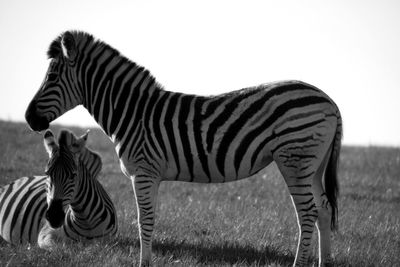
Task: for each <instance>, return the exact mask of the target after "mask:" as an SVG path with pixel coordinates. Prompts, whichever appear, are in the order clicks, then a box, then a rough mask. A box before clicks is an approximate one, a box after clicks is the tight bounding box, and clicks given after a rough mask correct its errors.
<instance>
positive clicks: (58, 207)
mask: <svg viewBox="0 0 400 267" xmlns="http://www.w3.org/2000/svg"><path fill="white" fill-rule="evenodd" d="M45 217H46V220H47V221H48V222H49V224H50V226H51V227H53V228H59V227H61V226H62V225H63V223H64V219H65V212H64V209H63V205H62V200H60V199H55V200H53V201H52V202H51V203H50V205H49V207H48V209H47V211H46V216H45Z"/></svg>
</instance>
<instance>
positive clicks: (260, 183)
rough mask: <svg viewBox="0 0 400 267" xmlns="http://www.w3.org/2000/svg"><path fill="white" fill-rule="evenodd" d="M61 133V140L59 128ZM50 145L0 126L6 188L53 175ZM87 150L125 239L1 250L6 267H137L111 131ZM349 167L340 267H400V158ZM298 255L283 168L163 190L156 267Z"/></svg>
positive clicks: (351, 155) (373, 154) (361, 150)
mask: <svg viewBox="0 0 400 267" xmlns="http://www.w3.org/2000/svg"><path fill="white" fill-rule="evenodd" d="M52 129H53V131H54V132H55V133H58V131H59V129H60V127H59V126H54V127H53V128H52ZM71 130H72V131H74V132H75V133H76V134H83V133H84V132H85V131H86V129H81V128H71ZM42 141H43V140H42V136H41V135H40V134H37V133H33V132H31V131H30V130H29V129H28V127H27V125H26V124H24V123H12V122H6V121H0V151H1V153H0V185H2V184H6V183H8V182H10V181H12V180H14V179H16V178H19V177H21V176H26V175H33V174H36V175H41V174H43V173H44V168H45V165H46V162H47V154H46V151H45V149H44V147H43V143H42ZM88 146H89V147H90V148H92V149H93V150H95V151H97V152H99V153H100V154H101V156H102V159H103V170H102V172H101V174H100V177H99V180H100V181H101V183H102V184H103V186H104V187H105V188H106V190H107V191H108V192H109V194H110V196H111V198H112V200H113V201H114V203H115V206H116V209H117V212H118V220H119V229H120V230H119V233H118V234H117V236H116V237H114V238H112V239H111V240H108V241H101V242H94V243H91V244H81V243H73V244H60V245H59V246H57V248H56V249H55V250H54V251H52V252H47V251H43V250H41V249H39V248H37V247H36V246H10V245H8V244H7V243H6V242H5V241H3V240H0V266H21V265H23V266H85V267H88V266H132V263H133V264H134V265H137V263H138V261H139V242H138V231H137V222H136V206H135V203H134V198H133V191H132V187H131V183H130V181H129V180H128V179H127V178H126V177H125V176H124V175H123V174H122V172H121V171H120V168H119V163H118V160H117V157H116V155H115V152H114V149H113V146H112V144H111V142H110V141H109V139H108V138H107V137H106V136H105V135H104V133H103V132H102V131H100V130H96V129H93V130H92V131H91V133H90V136H89V143H88ZM340 159H341V160H340V162H341V167H340V171H339V182H340V192H341V193H340V197H339V231H338V232H337V233H336V234H334V235H333V248H332V249H333V256H334V258H335V261H336V263H337V265H339V266H400V256H399V255H400V148H383V147H346V146H345V147H343V149H342V154H341V158H340ZM296 245H297V224H296V218H295V213H294V209H293V207H292V203H291V200H290V198H289V194H288V190H287V188H286V185H285V183H284V181H283V179H282V177H281V175H280V174H279V171H278V169H277V168H276V166H275V165H274V164H272V165H271V166H270V167H268V168H267V169H266V170H265V172H263V173H262V174H260V175H259V176H258V177H252V178H250V179H246V180H242V181H239V182H235V183H228V184H218V185H204V184H190V183H179V182H165V183H163V184H162V185H161V187H160V193H159V201H158V207H157V217H156V228H155V234H154V242H153V258H154V263H155V265H157V266H164V265H174V266H182V265H183V266H210V265H211V266H233V265H236V266H265V265H269V266H289V265H291V264H292V262H293V260H294V256H295V254H294V253H295V249H296ZM315 253H316V252H315Z"/></svg>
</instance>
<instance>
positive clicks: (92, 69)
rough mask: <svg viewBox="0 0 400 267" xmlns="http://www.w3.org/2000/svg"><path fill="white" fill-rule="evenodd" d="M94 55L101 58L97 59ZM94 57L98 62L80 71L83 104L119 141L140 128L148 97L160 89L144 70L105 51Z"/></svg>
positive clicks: (123, 58) (112, 136)
mask: <svg viewBox="0 0 400 267" xmlns="http://www.w3.org/2000/svg"><path fill="white" fill-rule="evenodd" d="M99 51H100V50H99ZM97 54H100V55H101V56H99V58H97V57H96V55H97ZM97 54H94V58H93V59H92V60H93V61H97V62H93V63H92V64H91V65H90V64H87V66H83V67H82V70H81V80H82V82H81V83H82V85H83V86H82V87H83V88H84V94H83V95H84V100H83V105H84V107H85V108H86V109H87V110H88V111H89V113H90V114H91V115H92V117H93V118H94V119H95V120H96V122H97V123H98V124H99V125H100V126H101V128H102V129H103V131H104V132H105V133H106V134H107V135H108V136H109V137H110V138H111V139H112V140H113V141H114V142H115V141H117V142H118V141H120V140H121V139H122V138H123V135H124V134H125V133H126V131H127V130H132V129H133V128H137V127H140V122H141V118H142V116H143V115H144V114H143V108H144V107H145V106H146V105H147V102H148V100H149V96H150V95H152V94H153V92H155V91H163V90H162V88H161V86H160V85H159V84H158V83H157V82H156V80H155V78H154V77H153V76H152V75H151V74H150V72H149V71H148V70H146V69H145V68H144V67H141V66H139V65H137V64H136V63H134V62H131V61H130V60H128V59H126V58H125V57H123V56H121V55H118V54H115V53H113V51H108V50H107V49H105V51H100V52H98V53H97Z"/></svg>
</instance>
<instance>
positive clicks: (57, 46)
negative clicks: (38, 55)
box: [47, 35, 62, 59]
mask: <svg viewBox="0 0 400 267" xmlns="http://www.w3.org/2000/svg"><path fill="white" fill-rule="evenodd" d="M61 39H62V36H61V35H60V36H58V37H57V38H56V39H54V41H53V42H51V44H50V46H49V49H48V50H47V57H48V58H49V59H50V58H56V57H58V56H59V55H60V54H61V51H62V50H61Z"/></svg>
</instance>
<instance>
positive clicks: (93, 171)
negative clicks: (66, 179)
mask: <svg viewBox="0 0 400 267" xmlns="http://www.w3.org/2000/svg"><path fill="white" fill-rule="evenodd" d="M79 161H80V165H81V166H80V168H81V169H85V170H86V171H87V172H88V178H90V179H96V177H97V175H98V174H99V172H100V171H101V168H102V161H101V158H100V156H99V155H97V154H96V153H94V152H93V151H91V150H90V149H88V148H84V149H83V151H82V152H81V154H80V157H79Z"/></svg>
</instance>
